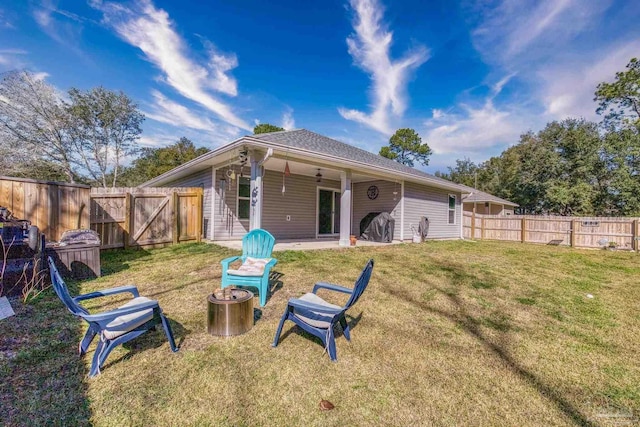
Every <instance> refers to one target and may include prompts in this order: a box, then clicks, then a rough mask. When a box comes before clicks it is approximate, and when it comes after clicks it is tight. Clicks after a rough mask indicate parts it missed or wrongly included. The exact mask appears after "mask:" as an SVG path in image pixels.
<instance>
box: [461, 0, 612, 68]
mask: <svg viewBox="0 0 640 427" xmlns="http://www.w3.org/2000/svg"><path fill="white" fill-rule="evenodd" d="M611 2H612V0H597V1H589V2H587V3H588V4H585V1H584V0H524V1H518V2H514V1H511V0H502V1H499V2H497V3H496V2H490V3H485V2H479V5H478V6H477V7H475V8H474V9H473V13H475V14H477V15H478V16H480V22H479V24H478V26H477V27H476V28H475V29H474V30H473V31H472V36H473V38H472V42H473V43H474V46H475V47H476V49H477V50H478V51H479V52H480V53H481V54H482V55H483V56H484V57H485V59H486V60H487V62H490V63H499V64H500V65H503V66H506V67H509V66H513V67H518V66H519V65H520V63H521V61H522V62H531V61H533V60H538V59H540V58H544V57H547V56H548V55H549V53H551V52H553V51H554V50H555V51H556V52H557V53H560V52H563V51H566V48H567V47H568V43H570V42H571V40H572V39H573V38H575V37H576V36H578V35H579V34H580V33H581V32H583V31H584V30H585V28H587V27H588V26H589V24H590V23H592V21H593V19H594V18H595V17H597V16H599V15H600V14H602V13H603V12H604V11H605V10H606V9H607V8H608V7H609V5H610V4H611Z"/></svg>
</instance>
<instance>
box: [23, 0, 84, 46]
mask: <svg viewBox="0 0 640 427" xmlns="http://www.w3.org/2000/svg"><path fill="white" fill-rule="evenodd" d="M32 16H33V19H34V20H35V21H36V23H37V24H38V26H39V27H40V29H41V30H42V31H44V32H45V34H47V35H48V36H49V37H51V38H52V39H53V40H55V41H56V42H58V43H60V44H61V45H64V46H67V47H68V48H69V49H71V50H73V51H74V52H75V53H76V54H79V55H82V54H83V53H82V50H81V49H80V46H79V44H78V40H80V34H81V33H82V29H83V25H82V24H83V23H84V22H85V21H86V19H84V18H82V17H80V16H78V15H76V14H74V13H71V12H68V11H65V10H62V9H58V2H57V1H55V0H41V1H40V2H39V3H37V4H35V5H34V6H33V9H32ZM60 18H62V19H60Z"/></svg>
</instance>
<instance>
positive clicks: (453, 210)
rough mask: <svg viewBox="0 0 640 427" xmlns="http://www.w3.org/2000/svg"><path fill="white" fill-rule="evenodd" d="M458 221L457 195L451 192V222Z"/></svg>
mask: <svg viewBox="0 0 640 427" xmlns="http://www.w3.org/2000/svg"><path fill="white" fill-rule="evenodd" d="M455 223H456V195H455V194H449V224H455Z"/></svg>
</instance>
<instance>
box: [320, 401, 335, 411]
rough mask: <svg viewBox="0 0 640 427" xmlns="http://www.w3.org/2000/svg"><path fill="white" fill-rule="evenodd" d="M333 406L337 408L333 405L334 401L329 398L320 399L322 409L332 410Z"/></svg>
mask: <svg viewBox="0 0 640 427" xmlns="http://www.w3.org/2000/svg"><path fill="white" fill-rule="evenodd" d="M333 408H335V406H334V405H333V403H331V402H329V401H328V400H324V399H323V400H321V401H320V410H322V411H330V410H332V409H333Z"/></svg>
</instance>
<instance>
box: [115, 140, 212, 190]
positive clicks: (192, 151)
mask: <svg viewBox="0 0 640 427" xmlns="http://www.w3.org/2000/svg"><path fill="white" fill-rule="evenodd" d="M208 151H209V150H208V149H207V148H204V147H200V148H196V147H195V145H194V144H193V142H191V141H190V140H189V139H187V138H185V137H182V138H180V140H178V141H177V142H175V143H174V144H171V145H169V146H167V147H162V148H143V149H142V150H141V154H140V157H138V158H137V159H135V160H134V161H133V164H132V165H131V166H130V167H128V168H126V169H125V170H124V171H123V173H122V175H121V177H120V181H119V182H120V183H121V184H122V185H127V186H136V185H139V184H142V183H143V182H146V181H149V180H150V179H152V178H155V177H156V176H159V175H162V174H163V173H165V172H167V171H169V170H171V169H173V168H175V167H177V166H180V165H181V164H183V163H186V162H188V161H189V160H193V159H195V158H196V157H198V156H201V155H203V154H205V153H207V152H208Z"/></svg>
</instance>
